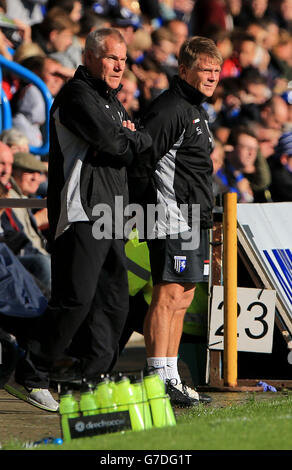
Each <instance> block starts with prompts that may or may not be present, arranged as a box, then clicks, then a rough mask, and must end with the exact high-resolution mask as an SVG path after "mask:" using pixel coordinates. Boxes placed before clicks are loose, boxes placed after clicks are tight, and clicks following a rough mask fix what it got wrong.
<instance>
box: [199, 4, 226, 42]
mask: <svg viewBox="0 0 292 470" xmlns="http://www.w3.org/2000/svg"><path fill="white" fill-rule="evenodd" d="M193 19H194V25H193V32H194V34H196V35H198V36H205V35H206V34H207V32H208V30H209V28H210V26H213V25H217V26H220V27H221V28H223V29H224V30H226V31H230V30H232V29H233V25H232V24H231V23H230V19H229V11H228V8H227V6H226V4H225V1H224V0H196V2H195V6H194V10H193Z"/></svg>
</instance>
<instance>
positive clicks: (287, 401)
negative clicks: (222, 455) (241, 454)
mask: <svg viewBox="0 0 292 470" xmlns="http://www.w3.org/2000/svg"><path fill="white" fill-rule="evenodd" d="M5 448H6V449H7V450H9V449H12V448H14V449H15V448H16V447H15V446H14V447H11V446H6V447H5ZM18 448H19V447H18ZM37 449H39V450H42V449H46V450H49V449H54V450H56V449H58V450H106V451H108V450H291V449H292V395H291V394H290V393H289V394H287V395H284V394H281V395H277V397H276V398H274V399H272V398H271V399H268V400H264V401H258V400H257V399H255V397H254V394H251V396H250V398H249V399H248V400H247V401H246V402H245V403H244V404H236V405H232V406H227V407H224V408H216V407H212V405H211V406H210V405H207V406H206V405H200V406H199V407H196V408H195V409H193V410H192V411H184V412H183V413H180V414H178V415H177V425H176V426H174V427H168V428H162V429H152V430H149V431H140V432H133V431H125V432H121V433H113V434H107V435H101V436H97V437H91V438H84V439H75V440H72V441H71V442H69V443H66V444H65V443H64V444H63V445H62V446H52V445H50V446H39V447H38V448H37Z"/></svg>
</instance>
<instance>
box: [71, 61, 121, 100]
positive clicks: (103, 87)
mask: <svg viewBox="0 0 292 470" xmlns="http://www.w3.org/2000/svg"><path fill="white" fill-rule="evenodd" d="M74 78H78V79H80V80H83V81H85V82H87V83H88V84H89V85H90V86H91V87H92V88H94V89H95V90H97V91H98V92H99V93H100V95H102V96H103V97H105V98H110V97H114V96H116V94H117V93H118V92H119V91H120V89H121V88H122V85H119V86H118V88H116V89H112V88H110V87H109V86H108V85H107V83H106V82H105V81H104V80H101V79H100V78H93V77H92V76H91V75H90V74H89V72H88V71H87V69H86V67H84V65H79V67H78V68H77V70H76V72H75V74H74Z"/></svg>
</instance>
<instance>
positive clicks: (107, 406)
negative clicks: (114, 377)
mask: <svg viewBox="0 0 292 470" xmlns="http://www.w3.org/2000/svg"><path fill="white" fill-rule="evenodd" d="M94 398H95V402H96V406H97V407H98V412H99V413H112V412H114V411H117V405H116V403H115V401H114V391H113V387H112V385H111V380H110V379H109V378H108V377H105V378H104V379H102V380H101V381H100V382H99V383H98V384H97V386H96V388H95V391H94Z"/></svg>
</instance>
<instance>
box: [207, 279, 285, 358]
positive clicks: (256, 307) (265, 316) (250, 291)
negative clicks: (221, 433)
mask: <svg viewBox="0 0 292 470" xmlns="http://www.w3.org/2000/svg"><path fill="white" fill-rule="evenodd" d="M275 305H276V292H275V291H274V290H270V289H254V288H245V287H238V288H237V350H238V351H246V352H261V353H271V352H272V347H273V332H274V321H275ZM208 347H209V349H215V350H216V349H217V350H223V349H224V287H223V286H213V290H212V302H211V315H210V327H209V345H208Z"/></svg>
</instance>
